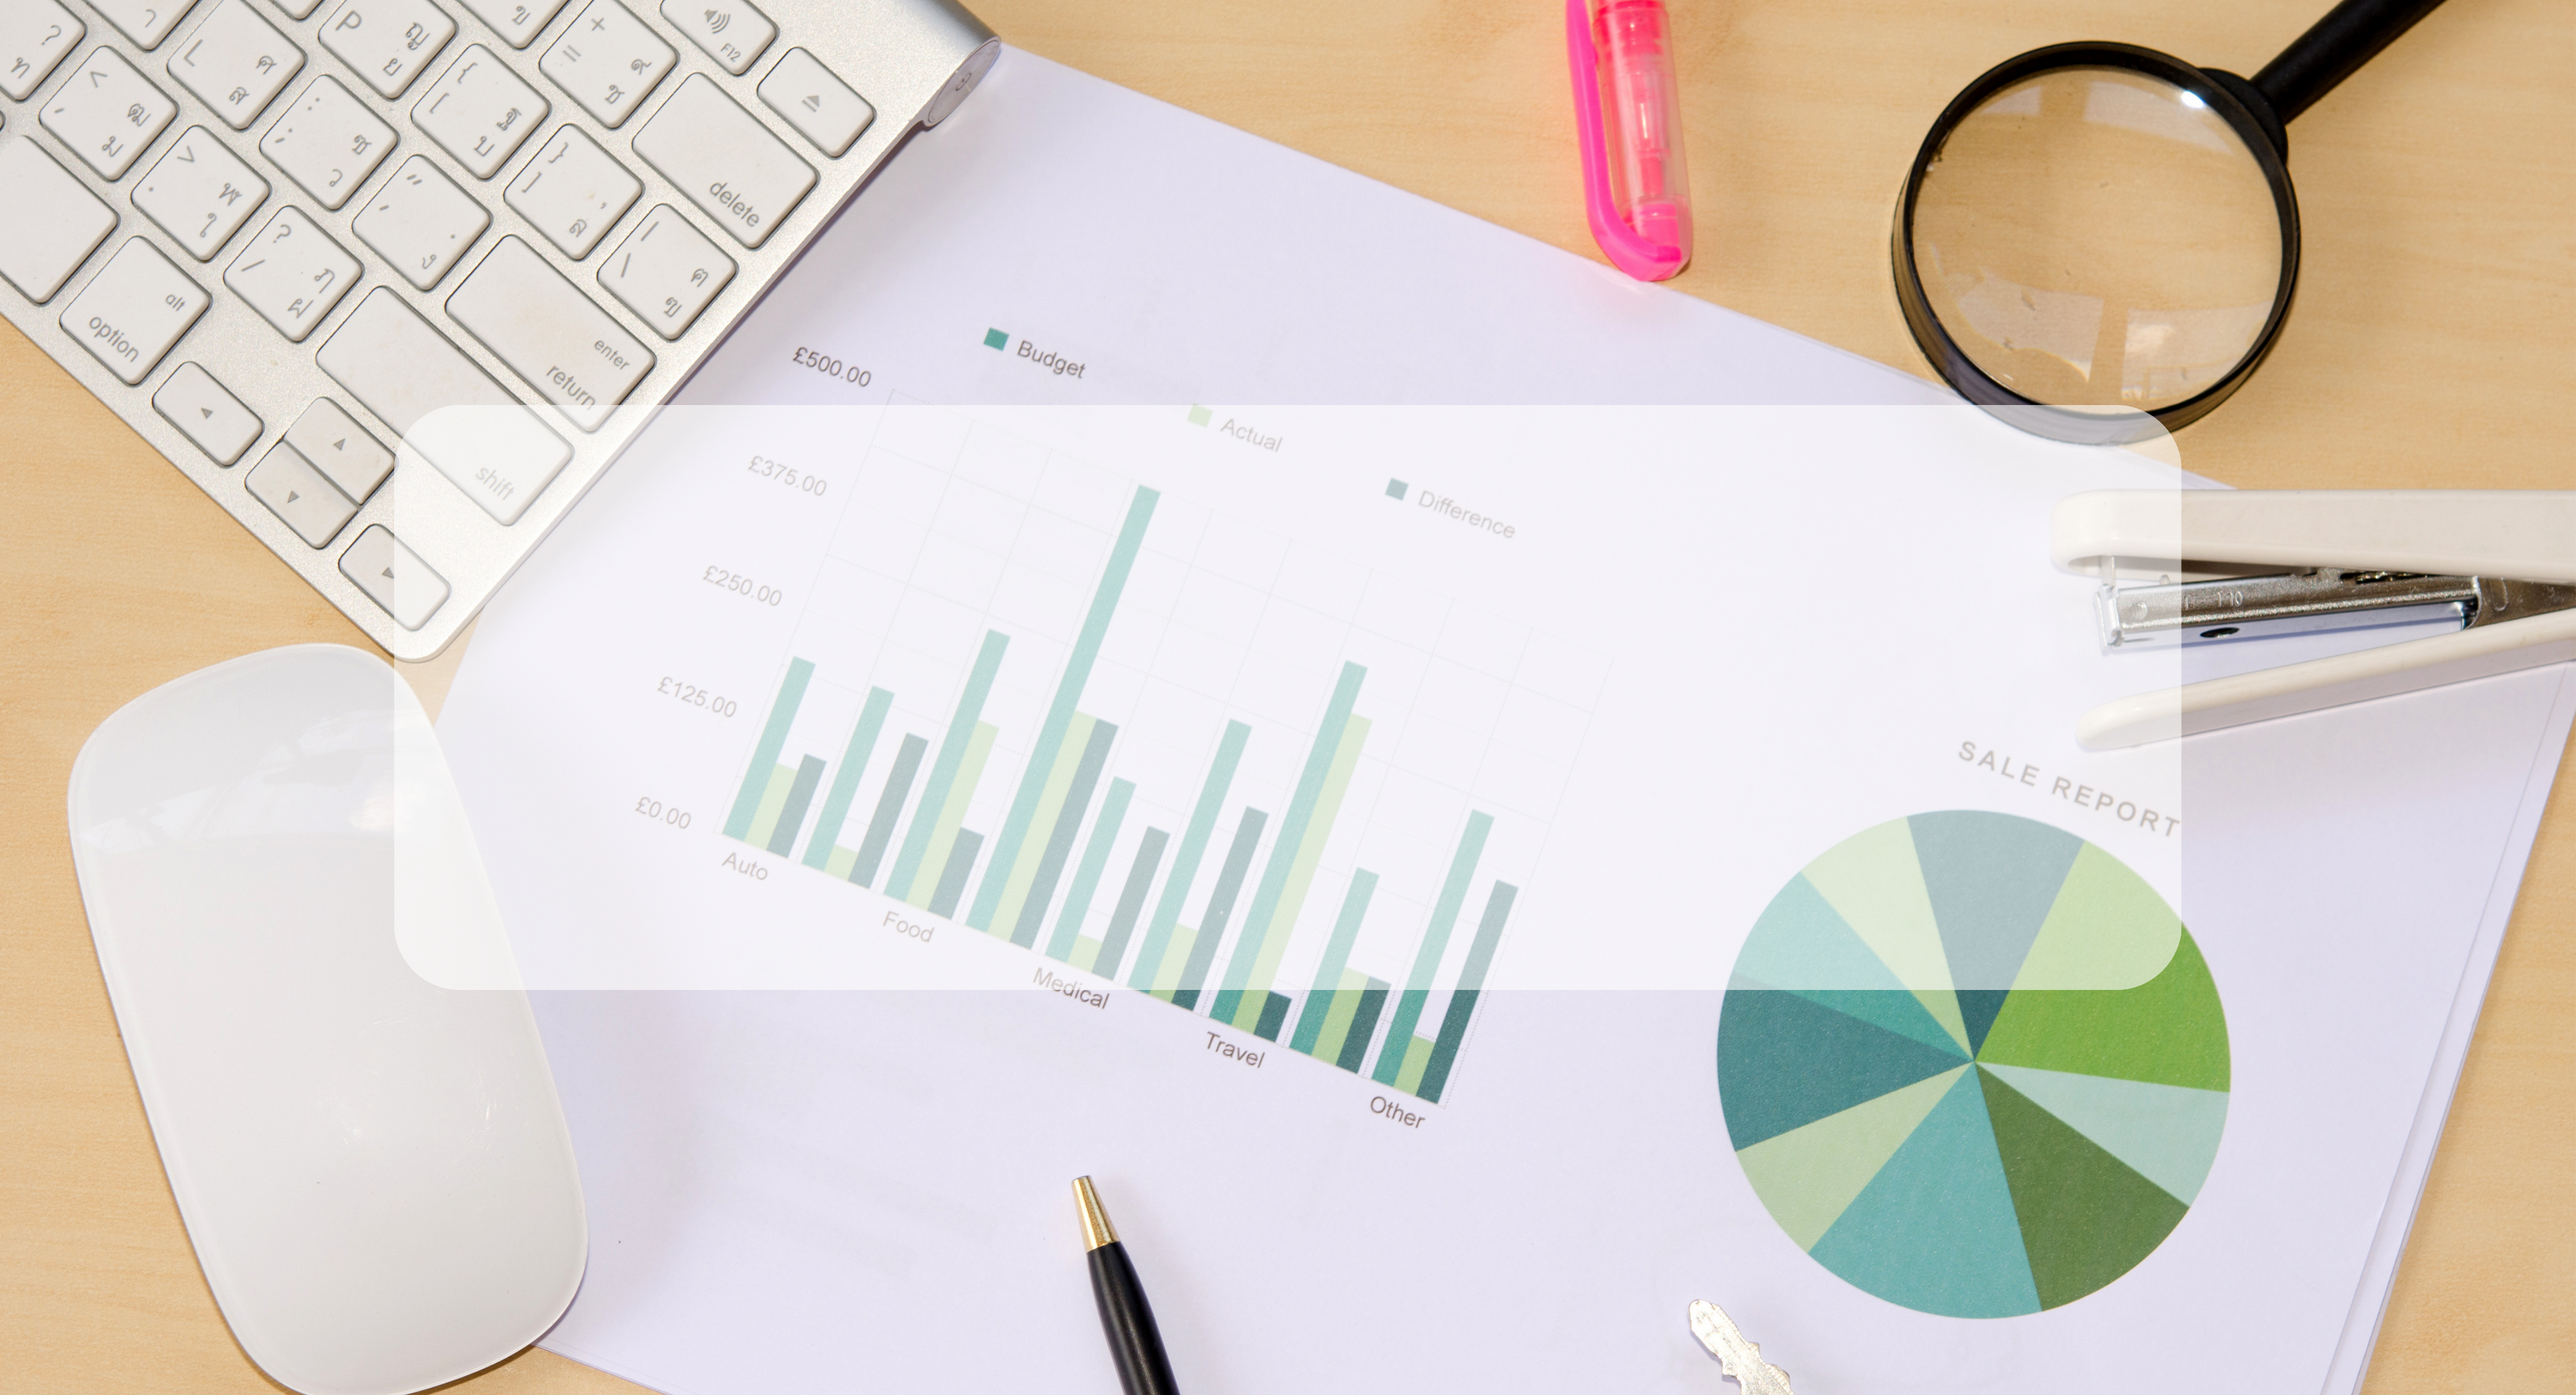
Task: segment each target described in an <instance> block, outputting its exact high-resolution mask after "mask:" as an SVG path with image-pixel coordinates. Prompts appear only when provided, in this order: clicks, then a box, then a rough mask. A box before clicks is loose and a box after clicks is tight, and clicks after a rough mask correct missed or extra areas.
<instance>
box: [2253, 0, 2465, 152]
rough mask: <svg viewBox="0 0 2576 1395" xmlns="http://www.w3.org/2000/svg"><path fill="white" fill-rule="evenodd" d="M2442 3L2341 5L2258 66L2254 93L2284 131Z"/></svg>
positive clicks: (2346, 0) (2347, 0)
mask: <svg viewBox="0 0 2576 1395" xmlns="http://www.w3.org/2000/svg"><path fill="white" fill-rule="evenodd" d="M2441 3H2442V0H2343V3H2342V4H2340V5H2337V6H2335V7H2334V8H2333V9H2331V10H2328V11H2326V15H2325V18H2323V19H2320V20H2318V21H2317V22H2316V23H2315V24H2312V25H2310V26H2308V32H2306V33H2304V34H2301V35H2300V36H2299V37H2298V41H2297V42H2295V43H2293V44H2291V45H2290V46H2289V47H2288V48H2285V49H2283V50H2281V56H2280V57H2278V58H2275V59H2273V60H2272V61H2271V62H2269V63H2266V64H2264V65H2263V71H2261V72H2259V73H2256V74H2255V75H2254V90H2255V91H2257V92H2260V93H2262V94H2263V99H2264V100H2265V101H2267V102H2269V103H2271V104H2272V115H2273V116H2274V117H2276V118H2278V119H2279V121H2280V122H2281V124H2282V125H2284V126H2286V125H2288V124H2289V123H2290V122H2291V121H2292V120H2294V119H2296V118H2297V116H2298V114H2299V113H2300V112H2303V111H2306V110H2307V109H2308V108H2309V107H2312V106H2314V105H2316V101H2317V99H2318V98H2319V97H2322V96H2324V95H2326V94H2327V93H2328V92H2331V91H2333V90H2334V87H2335V84H2336V83H2339V82H2341V81H2343V80H2344V79H2345V78H2348V77H2351V76H2352V75H2353V73H2354V72H2356V71H2357V70H2359V69H2360V67H2361V65H2362V64H2364V63H2367V62H2369V61H2370V60H2371V59H2373V58H2376V57H2378V56H2379V51H2380V50H2381V49H2383V48H2386V47H2388V46H2389V44H2391V43H2393V42H2395V41H2396V38H2397V36H2398V35H2400V34H2403V33H2405V32H2406V31H2407V30H2409V29H2412V28H2414V27H2415V21H2417V20H2419V19H2422V18H2423V17H2424V16H2426V15H2428V14H2431V13H2432V12H2433V8H2434V7H2435V6H2437V5H2439V4H2441Z"/></svg>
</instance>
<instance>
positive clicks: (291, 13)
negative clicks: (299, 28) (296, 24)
mask: <svg viewBox="0 0 2576 1395" xmlns="http://www.w3.org/2000/svg"><path fill="white" fill-rule="evenodd" d="M271 3H273V4H275V5H276V6H277V7H278V8H279V9H281V10H284V11H285V12H286V17H287V18H289V19H302V18H304V17H305V16H306V15H309V14H311V13H313V11H314V10H315V9H317V8H319V7H320V6H321V4H322V0H271Z"/></svg>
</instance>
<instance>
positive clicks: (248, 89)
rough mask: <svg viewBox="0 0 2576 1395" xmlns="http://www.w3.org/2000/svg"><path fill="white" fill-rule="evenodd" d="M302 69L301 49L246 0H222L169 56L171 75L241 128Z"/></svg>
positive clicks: (235, 128)
mask: <svg viewBox="0 0 2576 1395" xmlns="http://www.w3.org/2000/svg"><path fill="white" fill-rule="evenodd" d="M303 70H304V50H302V49H300V48H297V47H296V46H295V45H293V44H291V43H288V42H287V40H286V36H285V35H283V34H280V33H278V32H277V31H276V30H275V29H272V28H270V27H269V23H268V21H267V20H264V19H261V18H260V17H259V15H258V13H257V12H256V11H254V10H252V9H251V7H250V5H249V3H248V0H223V3H222V4H220V5H217V6H216V7H215V9H214V13H212V14H209V15H207V16H206V22H205V23H203V24H200V25H198V26H197V32H196V33H194V34H191V35H189V36H188V41H187V42H186V43H183V44H181V45H179V49H178V51H177V52H176V53H173V54H171V55H170V76H172V77H174V78H177V79H178V80H179V85H180V86H181V87H184V88H187V89H188V90H189V91H191V92H194V93H196V94H197V99H198V100H199V101H202V102H204V103H205V104H206V105H207V106H209V107H212V108H214V112H215V115H216V116H218V117H220V118H222V120H223V123H224V124H225V125H227V126H230V127H232V128H233V129H234V130H236V131H239V130H242V129H245V128H247V127H248V126H249V125H250V123H251V122H252V121H253V120H254V119H256V118H257V117H258V116H259V114H260V113H261V112H262V111H264V110H266V109H267V107H268V104H269V102H270V101H271V100H272V99H274V98H275V97H276V96H277V94H278V91H279V90H280V89H282V88H284V87H285V86H286V83H287V80H288V79H290V78H292V77H294V76H295V75H296V74H297V73H299V72H302V71H303Z"/></svg>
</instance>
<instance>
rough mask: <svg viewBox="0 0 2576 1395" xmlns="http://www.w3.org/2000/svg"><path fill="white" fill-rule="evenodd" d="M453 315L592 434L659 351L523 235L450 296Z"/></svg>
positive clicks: (507, 241)
mask: <svg viewBox="0 0 2576 1395" xmlns="http://www.w3.org/2000/svg"><path fill="white" fill-rule="evenodd" d="M447 313H448V314H449V315H450V316H452V317H453V318H454V319H455V321H456V322H457V323H458V324H460V325H463V326H465V328H466V331H467V332H468V333H470V334H472V335H473V336H474V337H475V338H477V339H480V340H482V341H483V346H484V347H485V348H488V349H490V350H491V351H492V352H493V353H495V354H497V355H499V356H500V359H501V361H502V362H503V363H506V364H508V365H510V369H511V371H512V372H514V373H517V374H518V375H519V376H520V377H522V378H525V379H527V380H528V385H529V386H530V387H533V388H535V389H536V390H537V391H538V392H539V393H541V394H543V395H544V396H545V398H546V400H547V401H549V402H552V403H554V404H555V405H556V406H559V407H561V408H563V409H564V415H565V416H568V417H570V418H572V420H573V424H574V425H576V426H579V427H580V428H581V429H582V430H584V431H597V430H598V429H599V427H600V423H602V422H605V421H607V420H608V413H609V411H610V409H612V408H614V407H615V406H616V405H617V404H618V403H620V402H623V401H625V400H626V394H628V393H630V392H633V391H634V390H635V385H636V384H637V383H639V382H642V381H643V380H644V375H645V374H647V373H650V372H652V371H653V351H652V350H650V349H647V348H645V347H644V346H643V345H642V344H641V343H639V342H637V341H636V339H635V336H633V335H631V334H628V333H627V332H626V331H625V330H622V329H620V328H618V327H617V321H615V320H612V319H610V318H609V317H608V312H607V311H605V310H602V309H600V308H599V306H598V305H596V304H595V303H593V302H592V301H591V299H590V297H588V296H586V295H583V294H582V293H581V292H579V291H577V290H574V289H573V285H572V283H571V282H570V281H567V280H565V279H564V278H563V276H562V274H561V273H559V272H557V271H556V270H555V269H554V268H553V267H550V266H548V265H546V259H545V258H543V257H541V256H538V255H537V254H536V252H535V250H534V249H532V248H530V247H529V246H528V244H527V243H525V242H522V241H520V240H519V239H518V238H515V237H505V238H503V239H501V245H500V246H498V247H495V248H493V249H492V255H490V256H488V257H485V258H484V259H483V264H482V265H481V266H478V267H476V268H474V274H473V275H472V276H469V277H467V278H465V284H464V285H461V286H459V287H457V288H456V293H455V294H454V295H451V296H449V297H448V298H447Z"/></svg>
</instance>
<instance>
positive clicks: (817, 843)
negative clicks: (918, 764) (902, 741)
mask: <svg viewBox="0 0 2576 1395" xmlns="http://www.w3.org/2000/svg"><path fill="white" fill-rule="evenodd" d="M892 706H894V694H892V693H889V692H887V691H886V690H885V689H883V688H870V689H868V700H867V703H866V705H865V706H863V707H861V708H860V709H859V724H858V725H857V726H855V727H852V728H850V745H849V748H848V749H847V750H844V751H843V752H841V768H840V770H839V771H838V772H837V773H835V774H834V775H833V776H832V791H831V793H829V794H826V795H824V796H823V816H822V817H821V818H819V819H817V820H815V821H814V836H813V837H812V838H811V839H809V840H807V842H806V845H805V865H806V866H808V867H823V866H826V865H828V864H829V863H830V862H831V860H832V854H833V853H834V852H835V851H836V849H835V848H834V846H833V845H834V844H836V843H838V842H839V841H840V839H841V825H842V824H843V823H846V822H848V821H849V817H850V801H851V799H853V798H855V797H856V796H857V795H858V792H859V777H860V776H861V775H863V774H865V773H867V768H868V757H870V756H873V755H875V754H876V750H877V733H878V732H879V731H880V730H882V729H883V728H884V727H885V718H886V709H887V708H889V707H892Z"/></svg>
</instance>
